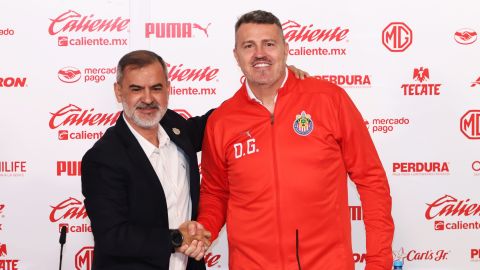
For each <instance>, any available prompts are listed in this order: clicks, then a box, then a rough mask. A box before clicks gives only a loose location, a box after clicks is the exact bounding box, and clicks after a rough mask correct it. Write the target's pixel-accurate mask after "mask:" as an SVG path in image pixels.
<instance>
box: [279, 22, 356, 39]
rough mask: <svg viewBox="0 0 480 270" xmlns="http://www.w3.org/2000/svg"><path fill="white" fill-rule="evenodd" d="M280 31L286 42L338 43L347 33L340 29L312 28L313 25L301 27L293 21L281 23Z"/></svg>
mask: <svg viewBox="0 0 480 270" xmlns="http://www.w3.org/2000/svg"><path fill="white" fill-rule="evenodd" d="M282 29H283V33H284V35H285V39H286V41H287V42H294V41H301V42H304V41H306V42H331V41H334V42H339V41H342V40H344V39H345V38H346V37H347V34H348V32H349V29H342V28H341V27H336V28H330V29H320V28H315V27H313V24H309V25H301V24H299V23H298V22H296V21H293V20H288V21H286V22H285V23H283V24H282Z"/></svg>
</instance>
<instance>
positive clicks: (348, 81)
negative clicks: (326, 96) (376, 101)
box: [313, 74, 372, 88]
mask: <svg viewBox="0 0 480 270" xmlns="http://www.w3.org/2000/svg"><path fill="white" fill-rule="evenodd" d="M313 77H315V78H318V79H322V80H326V81H329V82H331V83H333V84H336V85H338V86H340V87H343V88H370V87H371V86H372V82H371V79H370V75H360V74H352V75H318V76H313Z"/></svg>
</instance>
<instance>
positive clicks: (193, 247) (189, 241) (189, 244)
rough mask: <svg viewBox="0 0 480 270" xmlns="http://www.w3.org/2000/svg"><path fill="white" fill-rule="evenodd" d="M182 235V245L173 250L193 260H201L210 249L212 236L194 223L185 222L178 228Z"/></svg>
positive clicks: (200, 225) (198, 224)
mask: <svg viewBox="0 0 480 270" xmlns="http://www.w3.org/2000/svg"><path fill="white" fill-rule="evenodd" d="M178 231H179V232H180V233H181V235H182V244H181V245H180V246H179V247H178V248H176V249H175V251H176V252H181V253H183V254H185V255H187V256H189V257H192V258H195V260H197V261H199V260H201V259H202V258H203V257H204V256H205V253H206V251H207V249H208V248H209V247H210V244H211V243H210V238H211V237H212V234H211V233H210V232H209V231H207V230H205V228H204V227H203V225H202V224H200V223H198V222H196V221H185V222H184V223H182V224H181V225H180V227H178Z"/></svg>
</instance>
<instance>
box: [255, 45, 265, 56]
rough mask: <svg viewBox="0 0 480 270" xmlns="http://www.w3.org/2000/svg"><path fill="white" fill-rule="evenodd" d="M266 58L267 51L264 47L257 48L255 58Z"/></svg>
mask: <svg viewBox="0 0 480 270" xmlns="http://www.w3.org/2000/svg"><path fill="white" fill-rule="evenodd" d="M264 56H265V50H264V48H263V46H257V47H256V48H255V57H256V58H262V57H264Z"/></svg>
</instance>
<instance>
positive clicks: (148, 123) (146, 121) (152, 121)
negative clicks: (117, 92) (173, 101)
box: [122, 102, 167, 129]
mask: <svg viewBox="0 0 480 270" xmlns="http://www.w3.org/2000/svg"><path fill="white" fill-rule="evenodd" d="M122 105H123V110H124V112H125V115H126V116H127V117H128V118H130V119H132V121H133V122H134V123H135V124H136V125H137V126H139V127H141V128H146V129H150V128H154V127H156V126H157V125H158V123H159V122H160V120H162V118H163V116H164V115H165V113H166V112H167V107H166V106H165V107H161V106H160V105H158V104H157V103H156V102H154V103H150V104H146V103H143V102H140V103H137V104H135V106H134V107H133V108H130V107H129V106H128V105H127V104H126V103H125V102H122ZM143 109H157V111H156V112H154V113H152V114H150V115H148V116H144V115H143V114H142V116H140V114H139V113H138V110H143Z"/></svg>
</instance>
